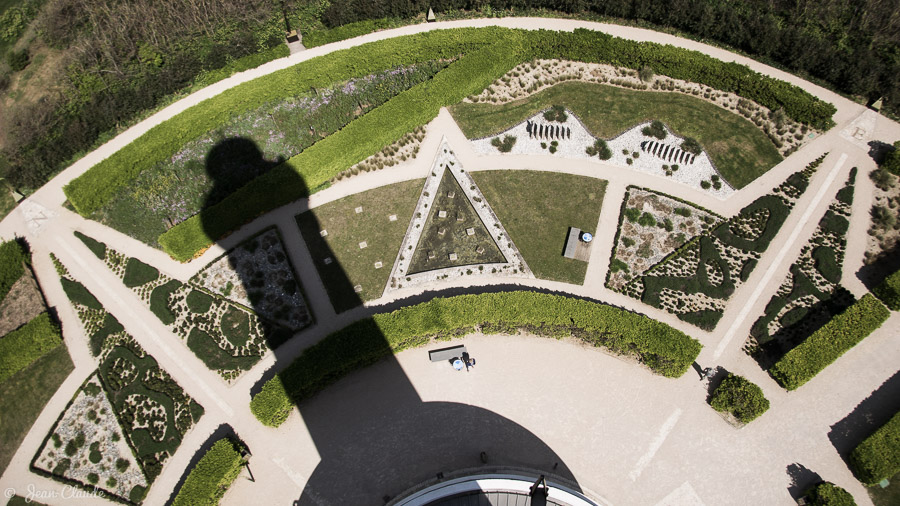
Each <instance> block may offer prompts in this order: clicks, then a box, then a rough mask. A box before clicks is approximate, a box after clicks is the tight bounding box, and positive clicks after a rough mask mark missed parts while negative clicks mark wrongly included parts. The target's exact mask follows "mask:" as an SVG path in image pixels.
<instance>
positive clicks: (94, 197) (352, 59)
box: [64, 28, 496, 216]
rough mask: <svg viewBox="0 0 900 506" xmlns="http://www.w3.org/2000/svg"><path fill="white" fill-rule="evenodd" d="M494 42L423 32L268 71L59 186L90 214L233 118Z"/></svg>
mask: <svg viewBox="0 0 900 506" xmlns="http://www.w3.org/2000/svg"><path fill="white" fill-rule="evenodd" d="M495 39H496V35H495V34H494V31H493V30H491V29H488V30H484V29H481V30H476V29H465V28H462V29H454V30H441V31H435V32H426V33H422V34H417V35H410V36H406V37H398V38H396V39H388V40H384V41H379V42H373V43H370V44H365V45H362V46H357V47H354V48H350V49H345V50H342V51H335V52H333V53H330V54H327V55H324V56H320V57H317V58H312V59H310V60H307V61H305V62H301V63H299V64H297V65H294V66H293V67H290V68H287V69H283V70H279V71H277V72H273V73H271V74H269V75H266V76H264V77H261V78H259V79H254V80H253V81H250V82H247V83H244V84H241V85H240V86H236V87H234V88H231V89H229V90H226V91H224V92H222V93H221V94H219V95H217V96H215V97H213V98H210V99H208V100H205V101H203V102H201V103H200V104H197V105H195V106H193V107H191V108H189V109H187V110H186V111H184V112H182V113H181V114H179V115H177V116H175V117H173V118H171V119H169V120H167V121H165V122H163V123H161V124H159V125H157V126H155V127H153V128H151V129H150V130H148V131H147V133H145V134H144V135H142V136H141V137H140V138H139V139H137V140H136V141H134V142H132V143H131V144H129V145H127V146H125V147H123V148H122V149H120V150H119V151H117V152H115V153H113V154H112V155H111V156H110V157H109V158H107V159H105V160H103V161H101V162H100V163H98V164H97V165H95V166H93V167H92V168H91V169H90V170H88V171H87V172H85V173H84V174H82V175H81V176H79V177H77V178H75V179H74V180H72V181H71V182H70V183H69V184H68V185H66V186H65V188H64V190H65V193H66V197H67V198H68V199H69V202H71V204H72V206H73V207H75V210H77V211H78V212H79V213H80V214H81V215H83V216H89V215H90V214H92V213H94V212H96V211H97V210H99V209H100V208H101V207H103V205H105V204H106V203H107V202H108V201H109V200H110V199H111V198H112V197H113V196H114V195H115V193H116V191H118V190H119V189H120V188H121V187H122V186H123V185H125V184H127V183H128V182H129V181H131V180H132V179H134V178H135V177H137V175H138V174H140V173H141V172H142V171H143V170H145V169H148V168H150V167H152V166H153V165H155V164H157V163H159V162H161V161H164V160H165V159H166V158H168V157H170V156H172V155H173V154H175V152H177V151H178V149H180V148H181V147H182V146H183V145H184V143H186V142H188V141H190V140H193V139H196V138H197V137H199V136H201V135H203V134H205V133H206V132H209V131H210V130H213V129H215V128H217V127H218V126H220V125H222V124H223V123H225V122H226V121H227V120H228V119H229V118H231V117H233V116H236V115H239V114H242V113H245V112H247V111H251V110H253V109H256V108H258V107H260V106H262V105H263V104H266V103H268V102H273V101H277V100H283V99H285V98H288V97H292V96H296V95H300V94H304V93H308V92H309V91H310V90H312V89H316V88H322V87H326V86H329V85H331V84H333V83H334V82H338V81H343V80H346V79H350V78H353V77H361V76H365V75H368V74H372V73H374V72H378V71H382V70H386V69H390V68H393V67H397V66H399V65H404V64H410V63H416V62H421V61H426V60H433V59H437V58H452V57H455V56H457V55H458V54H460V53H465V52H467V51H470V50H472V49H475V48H478V47H480V46H483V45H485V44H487V43H490V42H493V41H494V40H495Z"/></svg>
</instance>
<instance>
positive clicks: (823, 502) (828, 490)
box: [803, 481, 856, 506]
mask: <svg viewBox="0 0 900 506" xmlns="http://www.w3.org/2000/svg"><path fill="white" fill-rule="evenodd" d="M803 496H804V497H806V504H808V505H809V506H856V501H854V500H853V496H852V495H850V492H847V491H846V490H844V489H843V488H841V487H839V486H837V485H835V484H834V483H829V482H827V481H823V482H822V483H819V484H818V485H816V486H814V487H812V488H810V489H809V490H807V491H806V493H805V494H803Z"/></svg>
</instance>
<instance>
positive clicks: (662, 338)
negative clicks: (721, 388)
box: [250, 291, 701, 426]
mask: <svg viewBox="0 0 900 506" xmlns="http://www.w3.org/2000/svg"><path fill="white" fill-rule="evenodd" d="M475 326H481V327H482V331H484V332H492V331H497V330H498V329H504V328H517V327H524V328H527V329H528V330H529V331H531V332H534V333H536V334H540V335H549V336H553V337H559V336H565V335H571V336H574V337H576V338H578V339H580V340H582V341H584V342H586V343H589V344H592V345H594V346H603V347H605V348H607V349H609V350H611V351H613V352H616V353H623V354H629V355H634V356H636V357H637V358H638V359H639V360H640V361H641V362H643V363H644V364H645V365H647V366H648V367H649V368H650V369H651V370H653V371H654V372H656V373H658V374H661V375H663V376H667V377H677V376H680V375H682V374H683V373H684V372H685V371H686V370H687V369H688V368H689V367H690V365H691V363H692V362H693V361H694V359H695V358H696V357H697V355H698V354H699V353H700V348H701V345H700V343H699V342H698V341H696V340H694V339H692V338H691V337H689V336H688V335H686V334H684V333H682V332H681V331H679V330H676V329H674V328H672V327H670V326H668V325H666V324H664V323H660V322H657V321H655V320H651V319H650V318H647V317H646V316H643V315H640V314H636V313H630V312H628V311H625V310H623V309H619V308H616V307H613V306H607V305H605V304H599V303H596V302H591V301H587V300H581V299H574V298H569V297H563V296H559V295H550V294H541V293H535V292H527V291H523V292H501V293H486V294H478V295H460V296H456V297H449V298H437V299H433V300H431V301H428V302H425V303H422V304H418V305H415V306H409V307H406V308H403V309H399V310H397V311H393V312H391V313H382V314H376V315H374V316H371V317H368V318H365V319H363V320H360V321H357V322H355V323H352V324H350V325H348V326H347V327H344V328H343V329H341V330H338V331H336V332H333V333H332V334H330V335H328V336H327V337H326V338H325V339H323V340H322V341H320V342H319V343H317V344H316V345H314V346H312V347H310V348H308V349H307V350H305V351H304V352H303V354H302V355H300V356H299V357H298V358H297V359H296V360H294V362H292V363H291V364H290V365H288V366H287V367H286V368H285V369H284V370H283V371H281V372H280V373H278V374H277V375H276V376H275V377H274V378H272V379H271V380H269V381H268V382H267V383H266V384H265V385H263V388H262V390H261V391H260V392H259V393H258V394H257V395H256V396H254V397H253V400H252V401H251V403H250V408H251V410H252V411H253V414H254V415H255V416H256V417H257V418H258V419H259V420H260V421H261V422H262V423H264V424H265V425H270V426H278V425H280V424H281V423H282V422H284V421H285V420H286V419H287V417H288V415H289V414H290V412H291V409H292V408H293V407H294V406H295V405H296V404H297V403H299V402H300V401H302V400H303V399H305V398H308V397H310V396H312V395H314V394H315V393H316V392H318V391H320V390H322V389H324V388H325V387H326V386H328V385H330V384H331V383H334V382H335V381H337V380H338V379H340V378H341V377H343V376H346V375H347V374H349V373H351V372H353V371H356V370H358V369H361V368H363V367H365V366H368V365H370V364H373V363H375V362H377V361H378V360H381V359H382V358H384V357H386V356H389V355H390V354H392V353H398V352H400V351H403V350H405V349H407V348H412V347H415V346H421V345H424V344H426V343H428V342H429V340H430V338H431V337H433V336H446V335H451V334H456V333H458V332H459V331H464V332H465V331H472V330H474V328H475ZM486 327H490V328H486Z"/></svg>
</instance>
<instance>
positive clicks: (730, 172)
mask: <svg viewBox="0 0 900 506" xmlns="http://www.w3.org/2000/svg"><path fill="white" fill-rule="evenodd" d="M550 105H564V106H566V107H568V108H569V109H570V110H571V111H572V112H574V113H575V114H576V115H578V117H579V118H580V119H581V121H582V122H583V123H584V125H585V126H586V127H587V128H588V130H589V131H590V132H591V133H592V134H594V135H596V136H598V137H602V138H605V139H609V138H612V137H615V136H617V135H619V134H620V133H622V132H623V131H625V130H626V129H628V128H631V127H632V126H634V125H636V124H638V123H641V122H644V121H649V120H654V119H658V120H661V121H662V122H663V123H665V124H666V126H668V127H669V128H670V129H672V130H673V131H674V132H675V133H677V134H678V135H680V136H687V137H694V138H695V139H697V140H698V141H699V142H700V144H701V145H702V146H703V148H704V149H705V150H706V151H707V153H708V154H709V156H710V158H711V159H712V161H713V163H714V164H715V165H716V168H718V169H719V171H720V172H721V173H722V176H723V177H724V178H725V180H727V181H728V182H729V183H731V185H732V186H734V187H735V188H743V187H744V186H746V185H747V184H749V183H750V182H751V181H753V180H754V179H756V178H757V177H759V176H761V175H762V174H764V173H765V172H766V171H768V170H769V169H771V168H772V167H774V166H775V165H777V164H778V163H779V162H780V161H781V160H782V158H781V155H780V154H779V153H778V150H777V149H776V148H775V145H774V144H772V141H771V140H769V138H768V137H767V136H766V135H765V134H764V133H763V132H762V131H761V130H759V129H758V128H757V127H756V126H755V125H754V124H753V123H751V122H750V121H748V120H746V119H744V118H743V117H742V116H739V115H738V114H736V113H731V112H728V111H726V110H724V109H722V108H720V107H718V106H715V105H713V104H711V103H709V102H706V101H703V100H701V99H698V98H694V97H690V96H686V95H682V94H678V93H660V92H650V91H634V90H626V89H623V88H617V87H614V86H607V85H603V84H592V83H582V82H567V83H562V84H558V85H556V86H553V87H551V88H548V89H546V90H544V91H542V92H540V93H536V94H534V95H532V96H530V97H527V98H524V99H522V100H517V101H515V102H510V103H507V104H502V105H492V104H470V103H459V104H456V105H454V106H452V107H450V112H451V114H452V115H453V118H454V119H455V120H456V122H457V123H458V124H459V127H460V128H461V129H462V131H463V132H464V133H465V134H466V136H467V137H469V138H476V137H486V136H489V135H492V134H496V133H499V132H502V131H503V130H506V129H507V128H509V127H511V126H513V125H515V124H517V123H519V122H521V121H523V120H525V119H526V118H528V117H530V116H532V115H534V114H535V113H537V112H538V111H540V110H542V109H544V108H547V107H549V106H550Z"/></svg>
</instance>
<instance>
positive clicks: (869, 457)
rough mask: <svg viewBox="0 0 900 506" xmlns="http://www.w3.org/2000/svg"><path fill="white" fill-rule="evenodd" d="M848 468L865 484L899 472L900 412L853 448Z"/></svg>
mask: <svg viewBox="0 0 900 506" xmlns="http://www.w3.org/2000/svg"><path fill="white" fill-rule="evenodd" d="M850 470H851V471H853V474H854V475H855V476H856V479H858V480H859V481H861V482H863V483H865V484H866V485H875V484H877V483H878V482H880V481H881V480H883V479H885V478H890V477H892V476H894V475H895V474H897V473H898V472H900V412H898V413H897V414H895V415H894V417H893V418H891V419H890V421H888V423H886V424H884V425H882V426H881V428H880V429H878V430H877V431H875V433H874V434H872V435H871V436H869V437H867V438H866V439H865V440H863V442H862V443H860V444H859V446H857V447H856V448H854V449H853V451H852V452H851V453H850Z"/></svg>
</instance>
